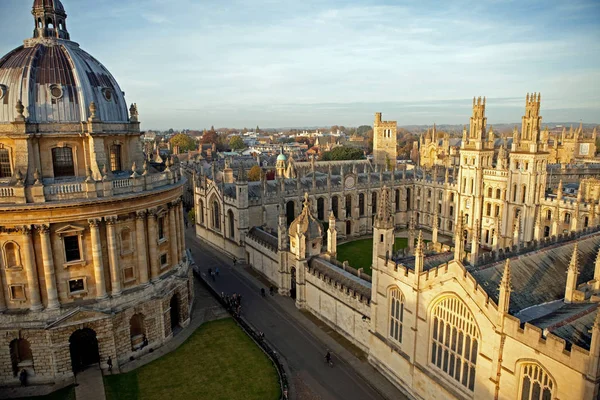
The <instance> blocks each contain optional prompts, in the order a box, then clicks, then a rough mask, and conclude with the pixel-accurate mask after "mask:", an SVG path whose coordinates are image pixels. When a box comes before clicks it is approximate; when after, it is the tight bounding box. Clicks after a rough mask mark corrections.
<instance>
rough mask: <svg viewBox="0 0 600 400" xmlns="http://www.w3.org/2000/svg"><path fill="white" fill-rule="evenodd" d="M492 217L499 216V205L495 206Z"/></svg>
mask: <svg viewBox="0 0 600 400" xmlns="http://www.w3.org/2000/svg"><path fill="white" fill-rule="evenodd" d="M494 216H495V217H498V216H500V206H499V205H496V207H495V211H494Z"/></svg>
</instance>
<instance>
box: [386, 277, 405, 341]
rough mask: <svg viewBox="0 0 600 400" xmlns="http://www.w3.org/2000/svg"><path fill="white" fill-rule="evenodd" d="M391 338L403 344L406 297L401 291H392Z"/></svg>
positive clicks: (395, 289)
mask: <svg viewBox="0 0 600 400" xmlns="http://www.w3.org/2000/svg"><path fill="white" fill-rule="evenodd" d="M389 298H390V338H392V339H394V340H395V341H396V342H398V343H402V321H403V319H404V296H402V293H400V290H399V289H397V288H394V289H392V290H390V296H389Z"/></svg>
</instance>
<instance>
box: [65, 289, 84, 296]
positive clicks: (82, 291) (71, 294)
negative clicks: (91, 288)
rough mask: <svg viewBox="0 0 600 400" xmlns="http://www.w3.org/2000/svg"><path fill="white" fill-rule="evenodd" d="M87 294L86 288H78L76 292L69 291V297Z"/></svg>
mask: <svg viewBox="0 0 600 400" xmlns="http://www.w3.org/2000/svg"><path fill="white" fill-rule="evenodd" d="M87 294H88V291H87V289H85V290H79V291H77V292H69V297H71V298H76V297H84V296H85V295H87Z"/></svg>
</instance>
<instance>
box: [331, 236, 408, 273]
mask: <svg viewBox="0 0 600 400" xmlns="http://www.w3.org/2000/svg"><path fill="white" fill-rule="evenodd" d="M407 246H408V239H407V238H396V241H395V243H394V250H398V249H401V248H404V247H407ZM337 259H338V261H340V262H344V261H346V260H348V263H349V264H350V266H351V267H353V268H356V269H359V268H364V272H365V274H369V275H371V263H372V262H373V239H362V240H355V241H353V242H349V243H344V244H340V245H339V246H338V247H337Z"/></svg>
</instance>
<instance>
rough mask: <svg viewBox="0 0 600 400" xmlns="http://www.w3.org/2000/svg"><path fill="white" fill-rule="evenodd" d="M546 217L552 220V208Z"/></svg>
mask: <svg viewBox="0 0 600 400" xmlns="http://www.w3.org/2000/svg"><path fill="white" fill-rule="evenodd" d="M546 219H547V220H548V221H550V220H551V219H552V211H551V210H548V211H546Z"/></svg>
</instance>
